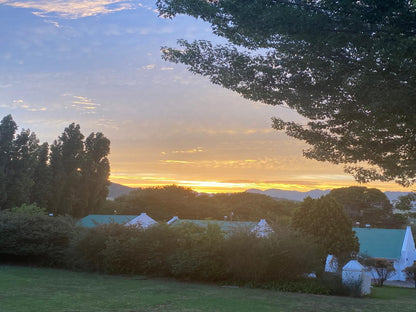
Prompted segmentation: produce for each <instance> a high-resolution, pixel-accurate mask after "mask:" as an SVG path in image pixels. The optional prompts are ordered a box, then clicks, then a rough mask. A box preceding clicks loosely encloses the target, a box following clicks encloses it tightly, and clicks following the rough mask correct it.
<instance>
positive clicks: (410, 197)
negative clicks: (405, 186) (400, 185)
mask: <svg viewBox="0 0 416 312" xmlns="http://www.w3.org/2000/svg"><path fill="white" fill-rule="evenodd" d="M413 202H416V193H409V194H407V195H403V196H399V198H398V201H397V202H396V203H395V204H394V208H396V209H398V210H401V211H410V210H412V208H413V207H414V204H413Z"/></svg>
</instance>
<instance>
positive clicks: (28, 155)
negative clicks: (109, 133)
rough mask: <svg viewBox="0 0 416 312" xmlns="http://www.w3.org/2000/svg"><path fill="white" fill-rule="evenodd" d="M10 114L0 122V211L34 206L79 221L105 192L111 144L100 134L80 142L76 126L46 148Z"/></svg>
mask: <svg viewBox="0 0 416 312" xmlns="http://www.w3.org/2000/svg"><path fill="white" fill-rule="evenodd" d="M16 131H17V125H16V123H15V122H14V120H13V118H12V116H11V115H7V116H5V117H4V118H3V119H2V120H1V121H0V210H4V209H10V208H13V207H19V206H21V205H23V204H37V205H38V206H39V207H41V208H44V209H46V210H47V211H48V212H52V213H56V214H62V215H65V214H67V215H71V216H74V217H82V216H85V215H87V214H89V213H93V212H96V211H97V210H98V209H99V207H101V206H102V205H103V204H104V202H105V200H106V197H107V194H108V185H109V181H108V177H109V173H110V164H109V161H108V158H107V155H108V153H109V152H110V141H109V140H108V139H107V138H106V137H105V136H104V135H103V134H102V133H100V132H98V133H91V134H90V135H89V136H88V137H87V138H86V139H85V140H84V135H83V134H82V133H81V130H80V126H79V125H76V124H75V123H72V124H70V125H69V126H68V127H66V128H65V129H64V132H63V133H62V135H61V136H60V137H59V138H58V140H55V142H54V143H53V144H52V145H51V146H50V147H49V145H48V143H43V144H42V145H39V140H38V139H37V138H36V135H35V133H33V132H31V131H30V130H25V129H22V130H21V132H20V133H18V134H16Z"/></svg>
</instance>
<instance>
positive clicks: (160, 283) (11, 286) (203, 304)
mask: <svg viewBox="0 0 416 312" xmlns="http://www.w3.org/2000/svg"><path fill="white" fill-rule="evenodd" d="M415 309H416V290H415V289H404V288H403V289H401V288H394V287H383V288H377V289H374V290H373V295H372V296H371V298H363V299H357V298H347V297H334V296H315V295H304V294H295V293H283V292H275V291H268V290H260V289H246V288H227V287H220V286H211V285H201V284H190V283H180V282H175V281H169V280H158V279H145V278H143V277H140V276H135V277H124V276H123V277H120V276H109V275H102V274H92V273H78V272H70V271H63V270H53V269H40V268H27V267H15V266H4V265H3V266H0V312H29V311H33V312H48V311H50V312H63V311H65V312H75V311H80V312H81V311H82V312H87V311H88V312H98V311H117V312H136V311H239V312H244V311H250V312H252V311H330V312H338V311H348V312H350V311H389V312H393V311H400V312H404V311H412V312H413V311H415Z"/></svg>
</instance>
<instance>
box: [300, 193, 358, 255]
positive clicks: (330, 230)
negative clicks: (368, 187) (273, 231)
mask: <svg viewBox="0 0 416 312" xmlns="http://www.w3.org/2000/svg"><path fill="white" fill-rule="evenodd" d="M292 221H293V227H294V228H295V229H298V230H299V231H301V232H303V233H306V234H308V235H310V236H311V237H313V238H314V239H315V241H316V243H317V244H318V245H320V246H321V247H322V249H323V257H326V256H327V255H328V254H331V255H335V256H337V257H340V256H344V255H345V254H348V255H349V254H350V253H351V252H358V250H359V243H358V238H357V237H356V236H355V232H354V231H353V230H352V226H351V220H350V218H349V217H348V216H347V214H346V213H345V212H344V210H343V208H342V206H341V205H340V204H338V203H337V202H336V201H335V199H334V198H332V197H331V196H324V197H321V198H318V199H312V198H310V197H307V198H305V200H304V201H303V202H302V206H301V207H300V209H299V210H297V211H296V212H295V214H294V216H293V220H292Z"/></svg>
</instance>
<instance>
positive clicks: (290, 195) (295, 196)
mask: <svg viewBox="0 0 416 312" xmlns="http://www.w3.org/2000/svg"><path fill="white" fill-rule="evenodd" d="M108 189H109V194H108V198H110V199H114V198H117V197H119V196H121V195H124V194H128V193H130V192H131V191H133V190H137V188H132V187H128V186H124V185H121V184H117V183H111V185H110V186H109V187H108ZM330 191H331V190H312V191H308V192H298V191H285V190H279V189H270V190H266V191H262V190H258V189H249V190H247V191H246V192H248V193H257V194H264V195H267V196H270V197H274V198H280V199H288V200H295V201H303V200H304V199H305V198H306V197H308V196H309V197H311V198H319V197H321V196H324V195H327V194H328V193H329V192H330ZM384 194H386V196H387V198H388V199H389V200H390V201H391V202H392V201H395V200H397V199H398V197H399V196H403V195H406V194H408V193H407V192H391V191H388V192H384Z"/></svg>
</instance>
